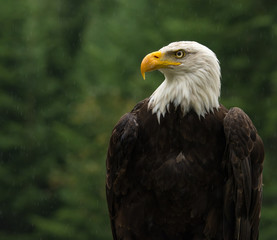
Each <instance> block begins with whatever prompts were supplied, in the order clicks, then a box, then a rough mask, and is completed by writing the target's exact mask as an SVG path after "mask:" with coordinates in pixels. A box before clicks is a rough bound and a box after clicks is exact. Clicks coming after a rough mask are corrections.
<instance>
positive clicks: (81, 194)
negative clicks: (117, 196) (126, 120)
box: [0, 0, 277, 240]
mask: <svg viewBox="0 0 277 240" xmlns="http://www.w3.org/2000/svg"><path fill="white" fill-rule="evenodd" d="M0 3H1V7H0V26H1V28H0V127H1V128H0V129H1V130H0V186H1V187H0V239H3V240H5V239H9V240H18V239H21V240H25V239H26V240H35V239H42V240H44V239H52V240H70V239H72V240H73V239H74V240H75V239H78V240H87V239H96V240H105V239H111V233H110V226H109V220H108V213H107V207H106V201H105V189H104V184H105V155H106V150H107V146H108V140H109V136H110V134H111V130H112V128H113V126H114V125H115V123H116V122H117V120H118V119H119V117H120V116H121V115H122V114H123V113H125V112H127V111H130V110H131V109H132V107H133V106H134V104H135V103H136V102H138V101H139V100H141V99H143V98H145V97H147V96H149V95H150V94H151V93H152V92H153V91H154V89H155V88H156V87H157V86H158V85H159V84H160V83H161V81H162V80H163V76H162V75H161V74H159V73H158V72H154V73H151V74H148V75H147V79H146V81H143V80H142V77H141V76H140V70H139V67H140V62H141V60H142V58H143V57H144V56H145V55H146V54H147V53H149V52H150V51H154V50H157V49H159V48H161V47H162V46H164V45H167V44H168V43H169V42H172V41H177V40H195V41H198V42H200V43H202V44H204V45H206V46H208V47H209V48H211V49H212V50H213V51H214V52H215V53H216V54H217V56H218V58H219V60H220V62H221V68H222V76H223V77H222V96H221V102H222V103H223V104H225V105H226V106H227V107H232V106H239V107H241V108H243V109H244V110H245V111H246V112H247V113H248V114H249V116H250V117H251V118H252V120H253V122H254V123H255V125H256V127H257V129H258V131H259V133H260V135H261V136H262V138H263V140H264V143H265V147H266V160H265V170H264V201H263V209H262V218H261V219H262V221H261V233H260V239H262V240H273V239H276V237H277V228H276V226H277V220H276V217H277V204H276V203H277V176H276V169H277V162H276V161H275V156H276V154H277V150H276V142H277V124H276V123H277V107H276V104H277V68H276V63H277V57H276V56H277V38H276V36H277V5H276V3H275V0H267V1H258V0H233V1H221V0H210V1H200V0H193V1H181V0H172V1H167V0H140V1H129V0H116V1H112V0H93V1H89V0H82V1H81V0H80V1H75V0H56V1H36V0H24V1H15V0H11V1H5V0H0Z"/></svg>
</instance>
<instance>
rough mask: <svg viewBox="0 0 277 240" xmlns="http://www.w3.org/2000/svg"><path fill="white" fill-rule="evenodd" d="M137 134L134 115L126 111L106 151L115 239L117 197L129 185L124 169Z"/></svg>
mask: <svg viewBox="0 0 277 240" xmlns="http://www.w3.org/2000/svg"><path fill="white" fill-rule="evenodd" d="M137 134H138V124H137V120H136V115H135V114H133V113H127V114H125V115H123V116H122V117H121V119H120V120H119V122H118V123H117V124H116V126H115V127H114V129H113V132H112V136H111V139H110V145H109V149H108V153H107V161H106V167H107V176H106V197H107V202H108V209H109V215H110V220H111V227H112V234H113V238H114V239H117V234H116V226H115V218H116V214H117V209H118V208H119V206H118V204H120V201H118V200H117V199H118V198H119V197H120V196H122V195H125V194H126V192H127V190H128V188H129V186H128V184H129V183H128V182H126V181H124V179H125V177H126V175H125V174H126V169H127V166H128V162H129V160H130V159H131V154H132V151H133V148H134V146H135V143H136V140H137Z"/></svg>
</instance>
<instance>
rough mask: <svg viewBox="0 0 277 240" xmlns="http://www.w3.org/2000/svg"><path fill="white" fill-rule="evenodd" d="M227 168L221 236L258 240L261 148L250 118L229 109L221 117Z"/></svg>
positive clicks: (242, 239)
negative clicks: (222, 231)
mask: <svg viewBox="0 0 277 240" xmlns="http://www.w3.org/2000/svg"><path fill="white" fill-rule="evenodd" d="M224 132H225V136H226V151H225V158H224V167H225V169H226V171H227V173H228V174H227V178H226V184H225V187H224V222H223V224H224V239H228V240H229V239H230V240H231V239H236V240H247V239H251V240H252V239H253V240H254V239H258V235H259V231H258V227H259V220H260V210H261V201H262V168H263V160H264V147H263V143H262V140H261V138H260V137H259V135H258V133H257V130H256V128H255V127H254V125H253V123H252V122H251V120H250V118H249V117H248V116H247V115H246V114H245V113H244V112H243V111H242V110H241V109H239V108H232V109H230V110H229V112H228V113H227V115H226V117H225V118H224Z"/></svg>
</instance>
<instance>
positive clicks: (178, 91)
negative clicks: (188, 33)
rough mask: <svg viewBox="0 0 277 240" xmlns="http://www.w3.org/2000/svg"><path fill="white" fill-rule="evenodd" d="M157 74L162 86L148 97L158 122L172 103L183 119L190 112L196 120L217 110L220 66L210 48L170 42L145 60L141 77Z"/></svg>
mask: <svg viewBox="0 0 277 240" xmlns="http://www.w3.org/2000/svg"><path fill="white" fill-rule="evenodd" d="M154 70H159V71H160V72H162V73H163V74H164V76H165V80H164V82H163V83H162V84H161V85H160V86H159V87H158V88H157V89H156V91H155V92H154V93H153V94H152V95H151V97H150V100H149V105H148V107H149V108H150V109H152V113H153V114H157V118H158V121H159V122H160V117H161V115H162V116H163V117H164V116H165V114H166V112H167V111H168V109H169V105H170V104H171V103H172V104H174V105H175V108H177V107H178V106H180V107H181V110H182V112H183V114H184V115H185V114H186V113H187V112H189V111H190V110H193V111H195V112H196V113H197V114H198V115H199V117H200V116H203V117H204V116H205V114H206V113H208V112H210V111H213V110H214V108H218V107H219V102H218V98H219V96H220V77H221V74H220V66H219V61H218V59H217V57H216V55H215V54H214V52H213V51H211V50H210V49H209V48H207V47H205V46H204V45H202V44H199V43H197V42H193V41H181V42H173V43H170V44H169V45H168V46H165V47H163V48H161V49H160V50H159V51H156V52H152V53H150V54H148V55H146V56H145V58H144V59H143V60H142V63H141V74H142V76H143V78H144V79H145V73H146V72H150V71H154Z"/></svg>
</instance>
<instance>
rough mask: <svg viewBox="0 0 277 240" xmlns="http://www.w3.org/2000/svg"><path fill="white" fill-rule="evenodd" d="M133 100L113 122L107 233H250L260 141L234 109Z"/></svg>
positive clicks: (254, 223)
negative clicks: (154, 108) (200, 111)
mask: <svg viewBox="0 0 277 240" xmlns="http://www.w3.org/2000/svg"><path fill="white" fill-rule="evenodd" d="M148 104H149V99H145V100H143V101H142V102H140V103H138V104H137V105H136V106H135V107H134V109H133V110H132V111H131V112H130V113H127V114H125V115H124V116H123V117H122V118H121V119H120V120H119V122H118V123H117V124H116V126H115V128H114V130H113V132H112V136H111V139H110V145H109V149H108V154H107V182H106V193H107V202H108V208H109V215H110V220H111V227H112V234H113V238H114V240H185V239H195V240H196V239H203V240H204V239H215V240H219V239H220V240H222V239H224V240H234V239H237V240H248V239H249V240H250V239H251V240H252V239H258V234H259V231H258V226H259V219H260V210H261V195H262V163H263V159H264V150H263V143H262V140H261V138H260V137H259V135H258V134H257V131H256V129H255V127H254V125H253V124H252V122H251V120H250V119H249V117H248V116H247V115H246V114H245V113H244V112H243V111H242V110H241V109H239V108H231V109H230V110H227V109H226V108H225V107H224V106H222V105H220V106H219V107H218V108H214V109H213V110H212V111H210V112H209V113H207V114H205V116H204V117H199V115H197V114H196V113H195V111H194V110H193V109H192V110H190V111H189V112H187V113H186V114H185V115H184V113H183V111H182V109H181V108H180V106H177V107H176V106H175V105H174V104H173V103H170V104H169V105H168V111H167V112H166V114H165V116H164V117H161V119H160V123H159V122H158V120H157V116H156V114H152V112H151V109H149V105H148Z"/></svg>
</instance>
